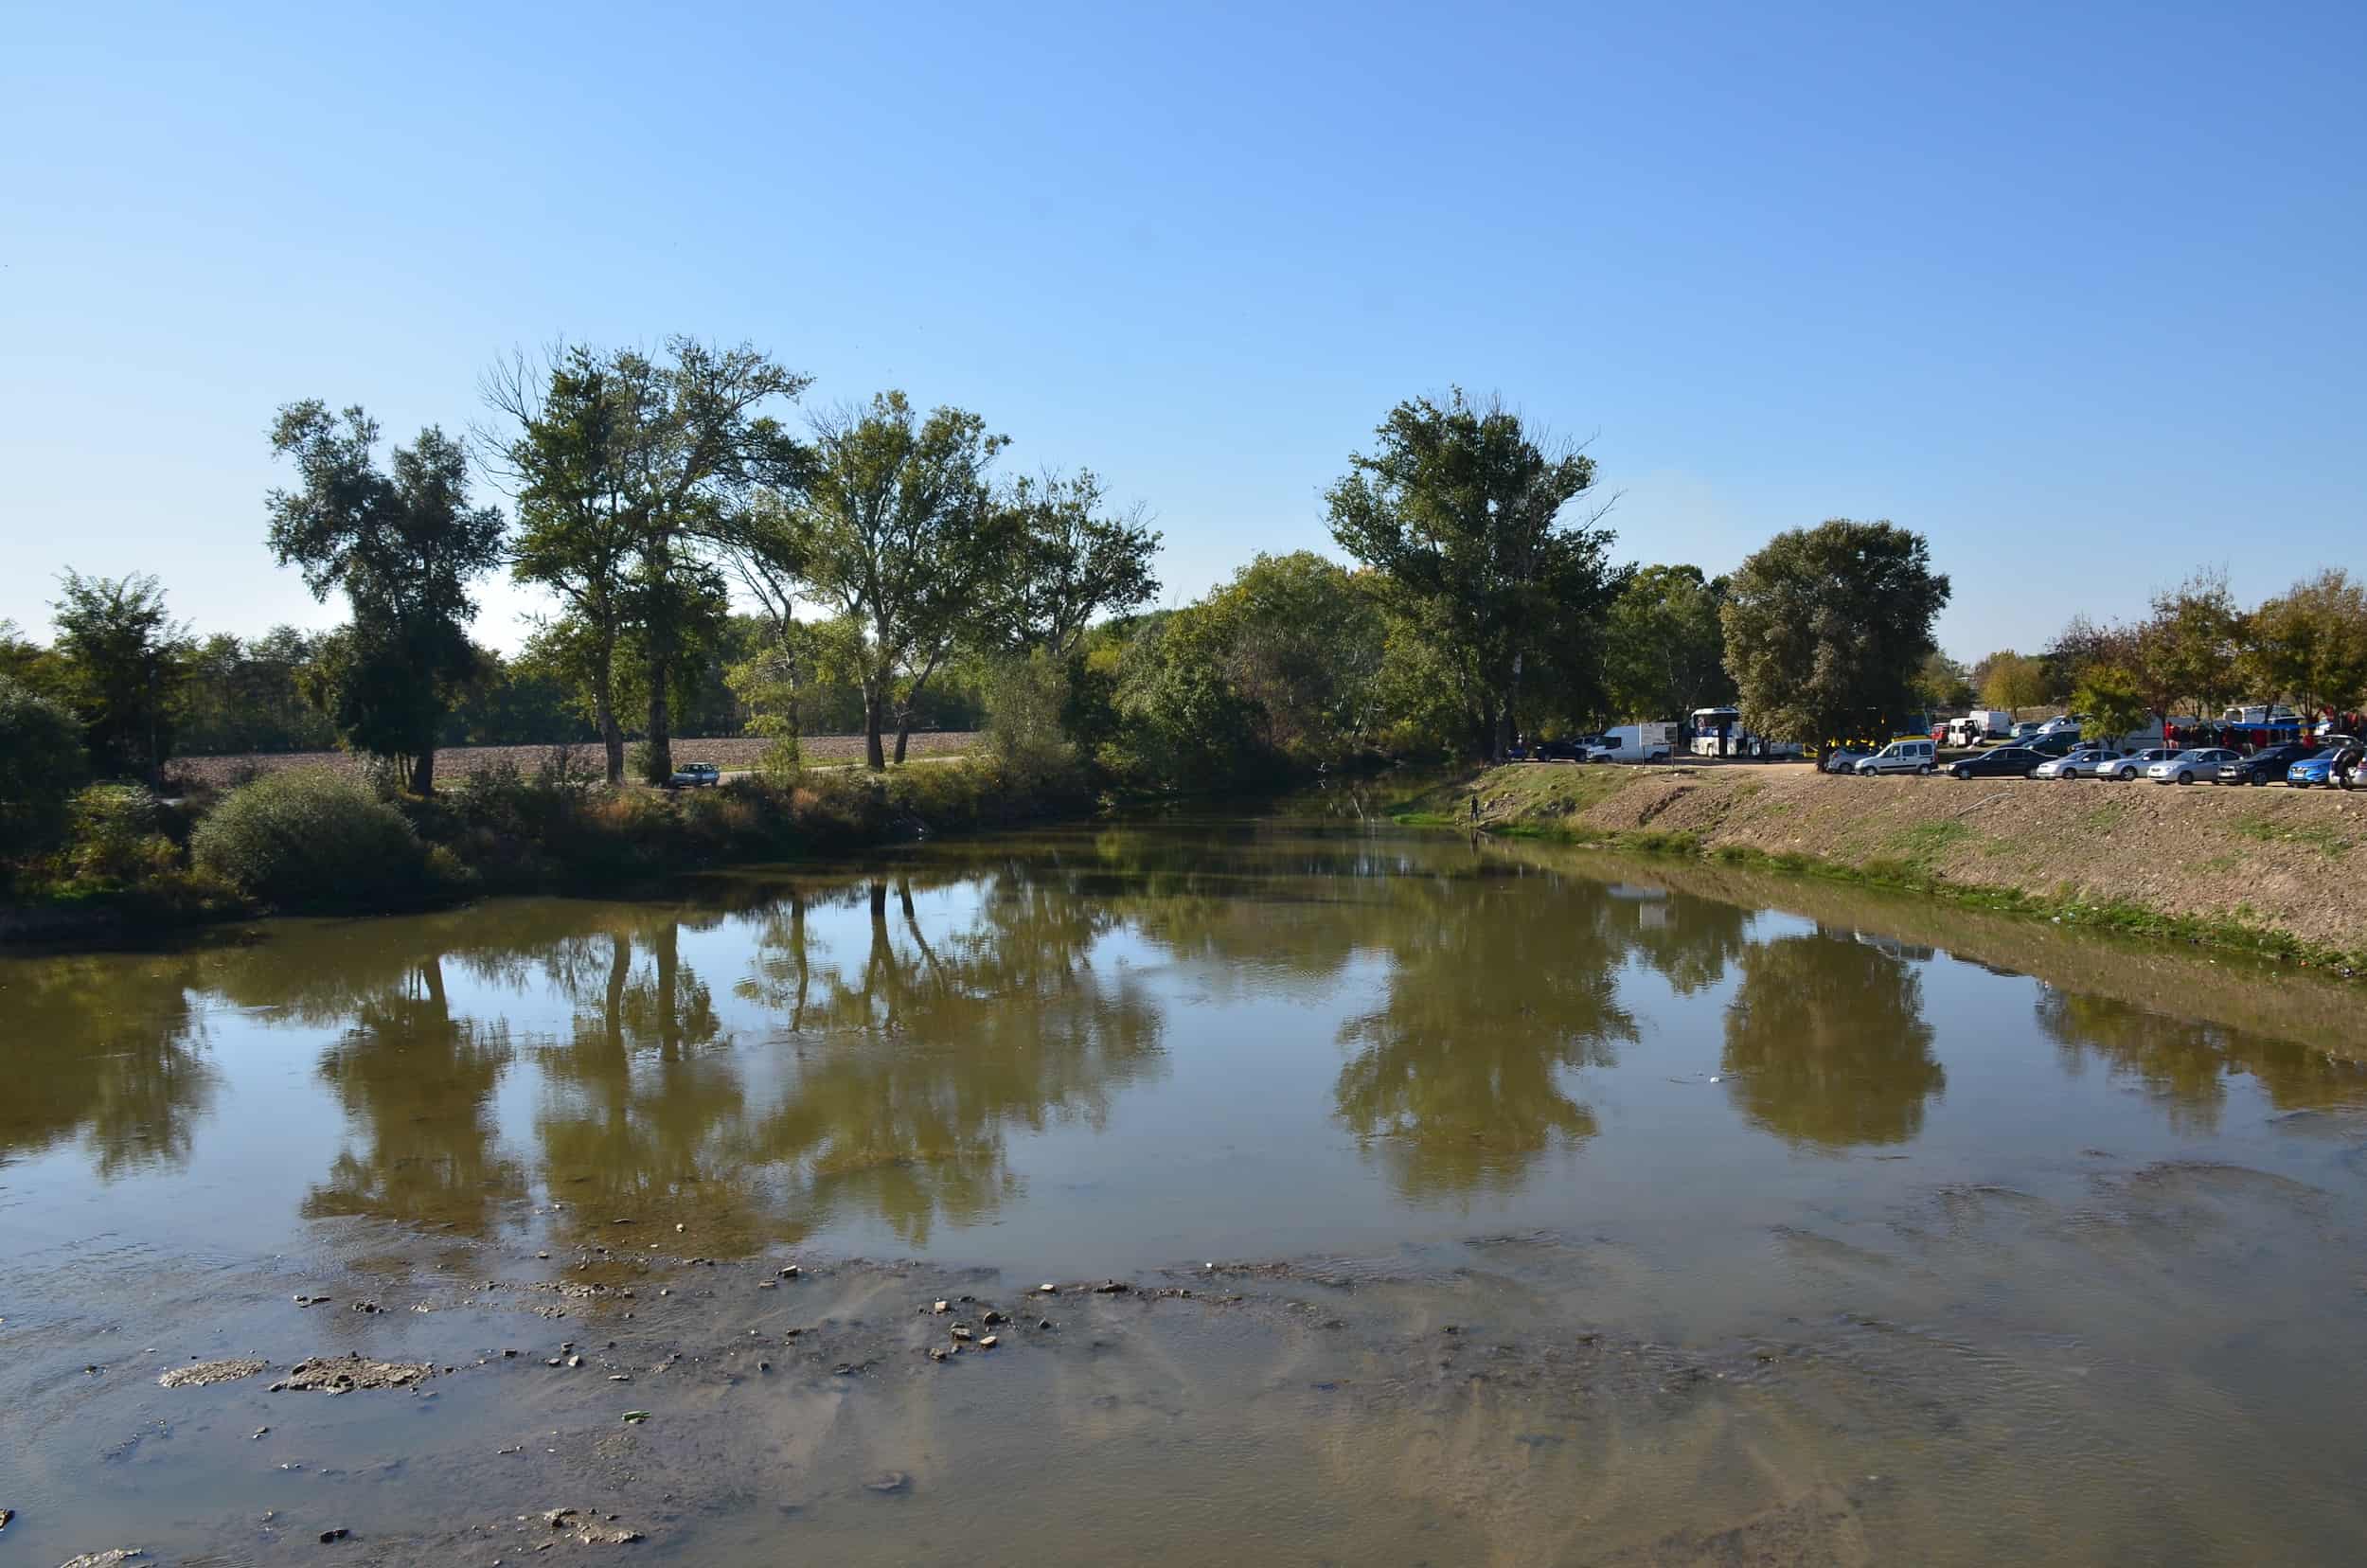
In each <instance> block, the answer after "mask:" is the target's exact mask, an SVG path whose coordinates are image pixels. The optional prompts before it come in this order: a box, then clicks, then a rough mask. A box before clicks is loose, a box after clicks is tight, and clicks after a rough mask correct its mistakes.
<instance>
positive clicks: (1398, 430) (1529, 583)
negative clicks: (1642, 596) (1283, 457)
mask: <svg viewBox="0 0 2367 1568" xmlns="http://www.w3.org/2000/svg"><path fill="white" fill-rule="evenodd" d="M1374 434H1375V436H1377V437H1379V445H1378V447H1377V448H1376V450H1375V452H1374V453H1373V454H1372V455H1370V456H1367V455H1365V454H1361V453H1358V454H1350V456H1349V459H1348V462H1349V465H1350V472H1349V473H1348V475H1347V476H1346V477H1345V478H1344V479H1342V480H1341V481H1340V482H1339V483H1338V484H1336V485H1334V486H1332V487H1331V490H1329V491H1328V492H1327V494H1326V501H1327V503H1328V505H1329V508H1330V515H1331V534H1332V537H1333V538H1334V539H1336V540H1338V541H1339V543H1340V546H1341V548H1343V549H1344V550H1346V551H1347V552H1348V553H1349V554H1350V555H1352V556H1354V557H1355V558H1356V559H1357V560H1358V561H1362V562H1364V563H1365V564H1366V565H1368V566H1372V567H1376V568H1378V569H1379V572H1380V574H1381V579H1380V580H1381V581H1382V582H1383V583H1384V584H1385V585H1386V587H1387V591H1388V593H1389V595H1390V597H1391V598H1392V600H1393V601H1394V602H1395V604H1396V605H1397V607H1398V608H1399V610H1400V611H1401V612H1402V613H1404V614H1407V615H1411V616H1412V617H1414V618H1415V619H1416V620H1417V621H1419V622H1420V624H1421V625H1422V626H1423V627H1424V629H1425V630H1426V631H1427V632H1428V633H1429V634H1430V635H1432V636H1433V637H1434V638H1436V639H1437V641H1438V644H1439V647H1440V648H1441V650H1442V651H1443V652H1444V653H1445V654H1446V655H1447V656H1448V657H1449V658H1450V659H1451V660H1452V661H1453V662H1454V664H1455V665H1456V666H1457V667H1459V669H1460V671H1461V674H1462V676H1463V678H1464V680H1465V682H1466V683H1467V687H1468V690H1469V692H1470V693H1471V696H1472V698H1473V700H1474V701H1475V702H1476V704H1477V707H1478V711H1477V712H1476V713H1475V714H1474V715H1473V718H1474V720H1475V722H1476V723H1475V728H1477V729H1478V730H1479V731H1480V732H1481V733H1482V734H1483V735H1484V736H1485V739H1484V741H1483V744H1484V745H1485V746H1486V748H1487V749H1488V750H1489V752H1490V753H1491V754H1492V755H1493V756H1496V757H1503V756H1504V753H1505V751H1506V750H1508V749H1509V748H1510V746H1511V744H1512V736H1513V729H1514V724H1515V722H1516V719H1517V718H1518V715H1519V713H1520V709H1521V702H1522V692H1521V683H1522V674H1523V672H1524V670H1525V669H1526V668H1527V667H1528V666H1529V665H1530V664H1531V663H1533V662H1536V661H1538V660H1539V659H1540V658H1551V657H1554V656H1556V655H1560V656H1561V657H1560V659H1559V664H1560V671H1559V672H1560V673H1561V674H1562V675H1563V676H1564V678H1565V679H1567V678H1568V676H1569V675H1570V674H1571V672H1572V671H1571V668H1570V667H1571V665H1572V664H1573V663H1575V662H1582V661H1583V655H1584V653H1585V652H1586V651H1588V650H1591V648H1592V633H1593V620H1594V618H1595V616H1596V615H1598V614H1599V612H1600V611H1601V609H1602V608H1603V606H1604V605H1605V604H1606V603H1608V602H1609V601H1610V599H1611V596H1612V595H1613V594H1614V593H1615V592H1616V591H1617V589H1618V586H1619V580H1618V578H1617V576H1616V574H1615V573H1613V572H1612V571H1611V568H1610V566H1609V564H1608V562H1607V561H1606V552H1607V551H1608V550H1609V548H1610V546H1611V537H1612V536H1611V531H1610V530H1609V529H1600V528H1596V527H1594V526H1593V525H1594V524H1596V523H1598V522H1600V521H1601V520H1602V518H1603V516H1604V514H1605V513H1606V512H1607V511H1608V510H1609V509H1610V508H1609V506H1608V504H1606V505H1604V506H1601V507H1597V508H1593V510H1592V511H1590V512H1589V513H1588V514H1587V515H1586V516H1585V517H1584V519H1583V520H1582V521H1581V522H1580V523H1578V524H1577V525H1576V526H1565V525H1564V523H1563V513H1564V511H1565V509H1566V508H1568V507H1569V505H1570V503H1571V502H1572V501H1574V500H1575V499H1576V498H1577V497H1579V496H1581V495H1584V494H1586V493H1587V492H1588V491H1590V490H1593V487H1594V461H1593V458H1591V457H1589V456H1587V455H1586V454H1584V452H1582V451H1581V450H1579V449H1578V448H1577V447H1576V446H1574V445H1570V444H1567V443H1557V442H1553V441H1551V440H1549V439H1543V438H1539V439H1531V438H1530V437H1529V435H1528V434H1527V432H1526V431H1525V430H1523V428H1522V421H1521V417H1520V416H1519V415H1518V414H1515V413H1513V412H1512V411H1511V410H1509V409H1507V408H1505V407H1504V405H1503V404H1502V403H1500V402H1497V401H1489V402H1487V403H1486V404H1485V405H1479V406H1474V405H1473V404H1471V403H1469V402H1468V401H1466V400H1465V398H1464V395H1463V393H1462V391H1461V390H1460V389H1459V388H1458V389H1455V390H1454V391H1452V392H1451V393H1450V396H1449V398H1448V401H1446V402H1445V403H1444V404H1443V405H1442V404H1440V403H1438V402H1436V401H1433V400H1431V399H1429V398H1417V399H1415V400H1412V401H1407V402H1401V403H1399V404H1398V405H1397V407H1396V408H1395V409H1393V410H1391V412H1390V415H1389V418H1388V419H1386V420H1385V421H1383V422H1382V423H1381V425H1380V426H1379V428H1378V429H1377V430H1376V431H1375V432H1374ZM1573 650H1578V651H1579V652H1580V654H1581V659H1580V660H1578V661H1573V660H1572V659H1570V658H1569V656H1568V655H1569V654H1570V653H1571V652H1572V651H1573Z"/></svg>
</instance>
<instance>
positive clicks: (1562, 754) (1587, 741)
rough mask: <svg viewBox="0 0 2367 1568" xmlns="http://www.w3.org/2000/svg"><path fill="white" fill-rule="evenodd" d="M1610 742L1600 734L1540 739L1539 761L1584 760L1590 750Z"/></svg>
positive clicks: (1538, 748)
mask: <svg viewBox="0 0 2367 1568" xmlns="http://www.w3.org/2000/svg"><path fill="white" fill-rule="evenodd" d="M1608 744H1610V742H1609V741H1607V740H1605V739H1603V738H1602V737H1601V736H1599V735H1574V736H1569V737H1566V738H1564V739H1558V740H1543V741H1539V743H1538V747H1537V756H1538V759H1539V761H1544V762H1583V761H1585V760H1586V754H1587V753H1588V752H1590V751H1593V749H1594V748H1595V747H1597V746H1602V745H1608Z"/></svg>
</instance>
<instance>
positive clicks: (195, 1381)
mask: <svg viewBox="0 0 2367 1568" xmlns="http://www.w3.org/2000/svg"><path fill="white" fill-rule="evenodd" d="M264 1364H265V1363H262V1362H259V1361H256V1360H254V1359H252V1358H250V1357H246V1356H230V1357H225V1358H224V1359H222V1360H221V1361H208V1362H191V1363H189V1364H188V1365H187V1366H176V1367H174V1368H173V1369H172V1370H171V1371H169V1372H168V1373H166V1374H165V1375H164V1376H163V1377H161V1378H158V1379H157V1380H156V1381H158V1382H160V1383H162V1384H164V1385H165V1386H166V1387H167V1388H204V1387H205V1385H206V1384H208V1383H218V1382H235V1381H238V1380H239V1379H240V1378H251V1377H253V1376H255V1374H256V1373H258V1372H260V1371H261V1370H262V1369H263V1367H264Z"/></svg>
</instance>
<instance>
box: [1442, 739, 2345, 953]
mask: <svg viewBox="0 0 2367 1568" xmlns="http://www.w3.org/2000/svg"><path fill="white" fill-rule="evenodd" d="M1474 799H1476V800H1477V801H1478V804H1479V812H1478V815H1477V817H1476V819H1473V817H1472V816H1471V813H1470V803H1471V801H1472V800H1474ZM1410 805H1411V807H1412V810H1413V814H1415V815H1416V816H1418V817H1420V818H1423V819H1426V820H1432V821H1436V822H1441V823H1443V822H1447V821H1453V822H1456V823H1460V824H1464V825H1467V826H1468V825H1470V824H1471V823H1472V822H1473V821H1474V820H1476V824H1477V826H1479V827H1480V828H1482V829H1486V830H1490V831H1504V830H1515V831H1517V830H1522V829H1529V830H1536V831H1540V832H1545V833H1549V834H1553V835H1556V836H1567V837H1570V838H1574V839H1577V840H1582V841H1584V840H1593V841H1600V842H1609V843H1617V844H1629V845H1636V846H1643V847H1649V848H1660V849H1677V850H1681V851H1685V852H1692V853H1698V854H1701V855H1706V856H1711V857H1717V856H1719V855H1721V854H1723V855H1725V856H1728V857H1730V858H1732V857H1739V858H1744V859H1748V858H1750V857H1754V856H1767V857H1775V858H1782V857H1800V858H1801V859H1802V860H1804V861H1806V862H1812V863H1815V864H1816V865H1817V866H1819V867H1821V868H1826V869H1836V870H1840V871H1842V872H1846V873H1851V874H1855V875H1860V876H1863V877H1866V878H1868V879H1869V880H1874V881H1878V882H1896V883H1900V884H1904V885H1915V886H1925V887H1930V888H1933V889H1936V890H1943V891H1945V890H1958V891H1964V892H1970V893H1987V894H1994V895H2002V896H2009V897H2013V898H2017V899H2026V900H2034V901H2037V902H2038V903H2041V904H2044V905H2046V906H2048V908H2049V911H2050V912H2052V913H2062V914H2068V915H2072V916H2073V918H2079V917H2080V916H2081V915H2082V914H2085V915H2086V916H2087V917H2088V918H2091V920H2092V922H2093V923H2099V924H2122V925H2132V926H2134V925H2141V924H2142V923H2143V921H2142V919H2141V918H2140V917H2141V916H2145V915H2149V916H2153V917H2157V918H2160V919H2161V920H2162V922H2163V924H2164V925H2165V927H2168V928H2170V934H2172V935H2186V936H2193V937H2198V938H2202V939H2206V940H2208V939H2223V940H2226V941H2227V942H2228V943H2229V944H2230V945H2239V946H2257V945H2261V944H2260V943H2259V942H2258V941H2257V938H2258V937H2260V936H2261V935H2271V936H2277V937H2283V938H2287V939H2289V941H2290V942H2291V943H2292V944H2294V954H2295V955H2296V956H2299V957H2305V958H2307V959H2309V960H2310V961H2312V962H2313V963H2318V964H2332V965H2335V966H2337V967H2346V968H2350V969H2354V970H2362V971H2367V793H2350V794H2342V793H2335V792H2331V791H2326V790H2308V791H2302V790H2290V789H2286V788H2283V787H2270V788H2266V789H2241V788H2221V787H2218V786H2216V785H2196V786H2193V787H2191V788H2183V789H2181V788H2178V787H2175V786H2162V785H2156V784H2151V783H2146V782H2144V781H2138V782H2134V783H2126V784H2124V783H2118V782H2113V783H2103V782H2098V781H2094V780H2084V781H2080V782H2076V783H2051V782H2043V781H2037V780H2027V779H1968V780H1962V781H1959V780H1955V779H1950V778H1947V777H1945V776H1941V777H1932V778H1917V777H1888V778H1849V777H1839V776H1832V775H1822V774H1818V773H1816V772H1814V771H1812V770H1811V769H1809V768H1807V767H1806V766H1804V765H1797V764H1785V765H1775V766H1764V765H1762V766H1752V765H1747V764H1727V765H1719V764H1707V765H1703V766H1698V767H1687V766H1676V767H1632V768H1630V767H1591V768H1590V767H1575V766H1557V765H1551V764H1534V763H1532V764H1526V765H1519V766H1514V767H1508V768H1498V769H1493V770H1490V771H1487V772H1485V773H1482V774H1480V775H1477V776H1476V777H1473V778H1469V779H1465V780H1461V781H1458V782H1456V783H1452V784H1450V785H1447V786H1444V787H1442V788H1440V789H1437V790H1434V791H1433V792H1430V793H1427V794H1425V795H1423V796H1422V797H1420V798H1419V799H1418V800H1416V801H1414V802H1412V803H1410ZM2075 904H2076V905H2085V906H2088V908H2087V909H2086V910H2085V911H2076V910H2072V909H2069V908H2067V907H2065V906H2070V905H2075ZM2247 934H2249V935H2247ZM2271 945H2273V944H2271Z"/></svg>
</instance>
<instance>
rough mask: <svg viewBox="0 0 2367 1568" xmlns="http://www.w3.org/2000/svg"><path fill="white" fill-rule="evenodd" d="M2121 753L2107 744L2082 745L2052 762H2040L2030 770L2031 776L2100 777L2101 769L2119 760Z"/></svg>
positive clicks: (2101, 774)
mask: <svg viewBox="0 0 2367 1568" xmlns="http://www.w3.org/2000/svg"><path fill="white" fill-rule="evenodd" d="M2120 756H2121V754H2120V753H2118V752H2116V751H2114V750H2112V748H2111V747H2109V746H2082V747H2080V748H2079V749H2078V750H2076V751H2073V752H2066V753H2065V754H2064V755H2063V756H2061V757H2056V759H2055V760H2054V761H2052V762H2041V763H2039V764H2038V766H2037V767H2035V768H2033V769H2031V770H2030V776H2031V777H2033V778H2102V777H2103V776H2104V773H2103V770H2104V769H2106V768H2108V767H2109V766H2110V765H2111V764H2112V763H2114V762H2117V761H2119V760H2120Z"/></svg>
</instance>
